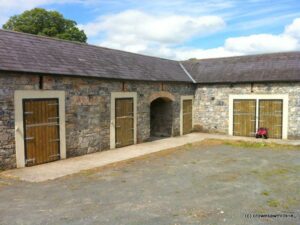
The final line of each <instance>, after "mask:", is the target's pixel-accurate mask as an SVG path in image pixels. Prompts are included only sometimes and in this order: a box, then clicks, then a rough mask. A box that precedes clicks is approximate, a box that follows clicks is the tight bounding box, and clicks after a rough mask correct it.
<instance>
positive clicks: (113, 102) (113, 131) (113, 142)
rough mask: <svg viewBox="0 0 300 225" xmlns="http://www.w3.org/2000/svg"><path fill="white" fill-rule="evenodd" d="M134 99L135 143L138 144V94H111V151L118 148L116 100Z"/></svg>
mask: <svg viewBox="0 0 300 225" xmlns="http://www.w3.org/2000/svg"><path fill="white" fill-rule="evenodd" d="M118 98H133V114H134V116H133V129H134V131H133V142H134V144H136V143H137V93H136V92H111V97H110V149H114V148H116V121H115V120H116V118H115V116H116V109H115V108H116V99H118Z"/></svg>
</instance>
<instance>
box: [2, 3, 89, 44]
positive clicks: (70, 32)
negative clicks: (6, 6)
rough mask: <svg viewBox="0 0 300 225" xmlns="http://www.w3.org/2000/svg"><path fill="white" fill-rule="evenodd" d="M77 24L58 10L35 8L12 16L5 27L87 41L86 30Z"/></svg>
mask: <svg viewBox="0 0 300 225" xmlns="http://www.w3.org/2000/svg"><path fill="white" fill-rule="evenodd" d="M76 25H77V23H76V22H75V21H73V20H68V19H65V18H64V17H63V15H62V14H60V13H59V12H57V11H47V10H45V9H41V8H35V9H32V10H27V11H25V12H23V13H22V14H20V15H16V16H12V17H10V19H9V20H8V21H7V22H6V23H5V24H4V25H3V29H7V30H13V31H19V32H24V33H29V34H36V35H43V36H49V37H56V38H60V39H65V40H70V41H78V42H86V40H87V37H86V35H85V33H84V31H83V30H79V29H78V28H77V27H76Z"/></svg>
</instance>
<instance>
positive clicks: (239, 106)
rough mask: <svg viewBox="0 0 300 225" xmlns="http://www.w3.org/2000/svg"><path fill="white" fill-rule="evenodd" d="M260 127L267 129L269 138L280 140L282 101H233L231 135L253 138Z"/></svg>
mask: <svg viewBox="0 0 300 225" xmlns="http://www.w3.org/2000/svg"><path fill="white" fill-rule="evenodd" d="M261 127H262V128H267V130H268V137H269V138H277V139H281V138H282V131H283V130H282V128H283V100H276V99H249V100H243V99H235V100H233V135H235V136H247V137H254V136H255V133H256V131H257V129H258V128H261Z"/></svg>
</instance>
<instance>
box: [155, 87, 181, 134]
mask: <svg viewBox="0 0 300 225" xmlns="http://www.w3.org/2000/svg"><path fill="white" fill-rule="evenodd" d="M152 98H153V100H152V101H151V103H150V135H151V137H152V138H161V137H171V136H172V130H173V129H172V128H173V101H174V100H175V97H174V96H173V95H172V94H170V93H168V92H163V93H162V92H160V93H156V94H154V95H153V96H152ZM150 100H151V99H150Z"/></svg>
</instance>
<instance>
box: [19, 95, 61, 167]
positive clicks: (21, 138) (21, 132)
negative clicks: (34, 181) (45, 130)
mask: <svg viewBox="0 0 300 225" xmlns="http://www.w3.org/2000/svg"><path fill="white" fill-rule="evenodd" d="M14 97H15V99H14V101H15V141H16V161H17V168H21V167H25V165H26V164H25V141H24V118H23V100H24V99H47V98H57V99H58V102H59V139H60V159H65V158H66V126H65V92H64V91H43V90H18V91H15V95H14Z"/></svg>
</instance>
